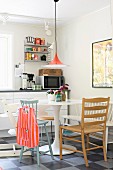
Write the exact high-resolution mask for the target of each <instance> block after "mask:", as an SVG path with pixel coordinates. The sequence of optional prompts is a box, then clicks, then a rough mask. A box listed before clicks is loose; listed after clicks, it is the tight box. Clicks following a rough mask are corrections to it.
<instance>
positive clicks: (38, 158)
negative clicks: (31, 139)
mask: <svg viewBox="0 0 113 170" xmlns="http://www.w3.org/2000/svg"><path fill="white" fill-rule="evenodd" d="M36 150H37V164H38V166H39V165H40V153H39V146H37V147H36Z"/></svg>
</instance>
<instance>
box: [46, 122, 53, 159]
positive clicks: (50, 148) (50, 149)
mask: <svg viewBox="0 0 113 170" xmlns="http://www.w3.org/2000/svg"><path fill="white" fill-rule="evenodd" d="M44 129H45V133H46V135H47V140H48V144H49V151H50V153H51V158H52V159H54V157H53V151H52V147H51V142H50V139H49V135H48V132H47V128H46V125H44Z"/></svg>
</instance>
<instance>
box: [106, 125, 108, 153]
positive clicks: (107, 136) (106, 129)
mask: <svg viewBox="0 0 113 170" xmlns="http://www.w3.org/2000/svg"><path fill="white" fill-rule="evenodd" d="M107 145H108V127H106V154H107Z"/></svg>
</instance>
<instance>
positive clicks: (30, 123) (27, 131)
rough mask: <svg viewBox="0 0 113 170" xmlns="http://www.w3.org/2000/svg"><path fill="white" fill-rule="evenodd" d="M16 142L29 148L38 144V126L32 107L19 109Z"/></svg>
mask: <svg viewBox="0 0 113 170" xmlns="http://www.w3.org/2000/svg"><path fill="white" fill-rule="evenodd" d="M17 143H18V144H19V145H21V146H27V147H29V148H34V147H36V146H38V144H39V128H38V124H37V120H36V116H35V113H34V109H33V108H30V107H27V106H26V107H23V108H20V109H19V115H18V121H17Z"/></svg>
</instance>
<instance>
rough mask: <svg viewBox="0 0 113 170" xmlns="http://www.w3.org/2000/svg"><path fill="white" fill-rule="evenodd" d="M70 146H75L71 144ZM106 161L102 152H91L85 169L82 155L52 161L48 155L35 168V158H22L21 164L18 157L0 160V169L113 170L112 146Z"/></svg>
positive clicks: (8, 140)
mask: <svg viewBox="0 0 113 170" xmlns="http://www.w3.org/2000/svg"><path fill="white" fill-rule="evenodd" d="M14 141H15V138H14V137H11V138H2V139H0V143H13V142H14ZM72 145H75V144H73V143H72ZM75 146H76V145H75ZM78 147H80V146H79V145H78ZM107 158H108V161H107V162H104V160H103V152H102V150H95V151H91V152H89V154H88V161H89V167H88V168H86V166H85V162H84V158H83V155H82V154H79V153H74V154H70V155H65V156H63V160H60V159H59V156H54V160H52V159H51V157H50V156H48V155H43V156H41V157H40V162H41V165H40V167H39V168H37V162H36V157H31V156H23V159H22V162H21V163H19V157H3V158H0V167H2V169H3V170H37V169H39V170H113V145H112V144H110V145H109V146H108V152H107Z"/></svg>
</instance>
